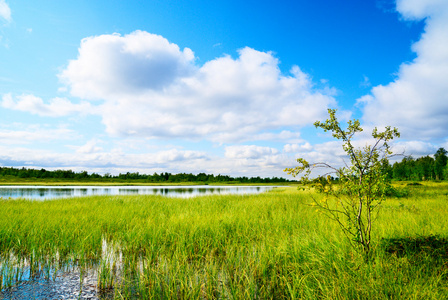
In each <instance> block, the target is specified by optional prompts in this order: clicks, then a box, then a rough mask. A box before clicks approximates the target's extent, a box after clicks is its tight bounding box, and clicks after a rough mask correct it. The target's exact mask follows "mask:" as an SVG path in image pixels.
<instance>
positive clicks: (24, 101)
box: [1, 94, 93, 117]
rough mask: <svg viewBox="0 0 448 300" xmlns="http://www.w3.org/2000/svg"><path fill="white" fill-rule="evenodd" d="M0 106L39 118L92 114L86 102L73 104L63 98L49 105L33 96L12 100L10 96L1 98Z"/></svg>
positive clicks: (90, 107) (18, 97)
mask: <svg viewBox="0 0 448 300" xmlns="http://www.w3.org/2000/svg"><path fill="white" fill-rule="evenodd" d="M1 105H2V106H3V107H4V108H8V109H14V110H19V111H25V112H29V113H32V114H35V115H39V116H50V117H63V116H68V115H70V114H73V113H82V114H85V113H92V112H93V107H92V106H91V105H90V103H88V102H81V103H80V104H73V103H72V102H71V101H70V100H68V99H65V98H53V99H51V100H50V103H49V104H45V103H44V101H43V100H42V99H41V98H39V97H36V96H34V95H21V96H17V97H16V99H15V100H14V99H13V97H12V95H11V94H6V95H4V96H3V98H2V102H1Z"/></svg>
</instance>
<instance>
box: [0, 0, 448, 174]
mask: <svg viewBox="0 0 448 300" xmlns="http://www.w3.org/2000/svg"><path fill="white" fill-rule="evenodd" d="M447 20H448V2H446V1H444V0H427V1H419V0H397V1H393V0H367V1H357V0H344V1H330V0H315V1H277V2H275V3H274V2H272V1H232V0H228V1H212V2H211V1H199V0H197V1H118V0H117V1H64V0H61V1H50V0H48V1H45V0H44V1H38V2H37V1H20V0H19V1H14V0H0V117H1V118H0V165H3V166H15V167H21V166H25V167H35V168H42V167H43V168H46V169H57V168H63V169H72V170H75V171H81V170H87V171H89V172H99V173H106V172H109V173H114V174H117V173H119V172H127V171H131V172H136V171H138V172H141V173H151V174H152V173H154V172H158V173H160V172H172V173H179V172H188V173H190V172H191V173H199V172H206V173H214V174H219V173H220V174H229V175H234V176H240V175H245V176H263V177H265V176H266V177H270V176H286V175H285V174H284V173H283V171H282V170H283V169H284V168H285V167H290V166H293V165H294V161H295V158H297V157H305V158H307V159H309V160H311V161H323V160H325V161H328V162H332V163H334V164H336V165H337V164H340V163H341V155H342V153H341V150H340V145H338V144H337V143H336V142H334V141H332V140H331V139H329V138H328V136H327V135H324V134H323V133H322V132H319V131H318V130H316V129H315V128H314V127H313V126H312V124H313V122H314V121H316V120H323V119H325V118H326V110H327V108H337V109H338V112H339V117H340V119H341V120H347V119H350V118H359V119H361V121H362V123H363V124H364V126H365V127H366V128H367V129H371V128H372V127H374V126H380V127H381V126H385V125H392V126H397V127H398V128H399V130H400V131H401V133H402V138H401V139H400V140H399V141H397V142H396V143H395V146H394V147H395V149H396V150H397V151H403V150H405V151H406V153H407V154H412V155H413V156H420V155H427V154H433V153H435V151H436V150H437V148H439V147H445V148H447V149H448V139H447V136H448V135H447V134H448V79H447V78H448V35H447V34H446V32H448V21H447ZM365 142H367V136H364V137H361V138H360V140H359V141H358V143H359V145H362V144H363V143H365Z"/></svg>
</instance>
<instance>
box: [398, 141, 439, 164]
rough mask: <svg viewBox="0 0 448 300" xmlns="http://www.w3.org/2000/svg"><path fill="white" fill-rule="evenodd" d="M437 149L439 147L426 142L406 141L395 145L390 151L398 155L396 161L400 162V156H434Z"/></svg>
mask: <svg viewBox="0 0 448 300" xmlns="http://www.w3.org/2000/svg"><path fill="white" fill-rule="evenodd" d="M438 148H440V147H438V146H436V145H434V144H432V143H428V142H422V141H406V142H397V143H395V144H394V146H393V147H392V150H393V152H394V153H395V154H397V155H398V159H399V160H401V159H402V157H401V155H405V156H409V155H411V156H413V157H420V156H424V155H428V154H434V153H436V151H437V149H438Z"/></svg>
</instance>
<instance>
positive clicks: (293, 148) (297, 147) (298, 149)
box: [283, 142, 313, 153]
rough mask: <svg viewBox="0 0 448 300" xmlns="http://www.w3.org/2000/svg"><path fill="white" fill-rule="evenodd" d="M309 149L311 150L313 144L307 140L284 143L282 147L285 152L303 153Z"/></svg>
mask: <svg viewBox="0 0 448 300" xmlns="http://www.w3.org/2000/svg"><path fill="white" fill-rule="evenodd" d="M311 150H313V146H312V145H311V144H310V143H308V142H306V143H303V144H286V145H285V146H284V147H283V151H284V152H286V153H303V152H310V151H311Z"/></svg>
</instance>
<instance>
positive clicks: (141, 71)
mask: <svg viewBox="0 0 448 300" xmlns="http://www.w3.org/2000/svg"><path fill="white" fill-rule="evenodd" d="M193 60H194V54H193V52H192V51H191V50H190V49H189V48H185V49H184V50H183V51H181V50H180V49H179V47H178V46H177V45H175V44H172V43H169V42H168V40H166V39H165V38H163V37H162V36H160V35H155V34H150V33H148V32H144V31H135V32H133V33H131V34H128V35H125V36H120V35H119V34H112V35H100V36H94V37H88V38H85V39H83V40H82V41H81V47H80V48H79V56H78V58H77V59H75V60H71V61H70V62H69V64H68V66H67V68H66V69H65V70H64V71H63V72H62V73H61V74H60V79H61V80H62V81H63V82H65V83H66V84H67V85H69V86H70V90H71V93H72V95H74V96H76V97H81V98H86V99H108V100H109V99H115V98H116V97H117V96H124V97H127V96H129V95H132V94H133V93H142V92H145V91H147V90H161V89H163V88H166V87H168V86H170V85H171V84H173V83H174V82H175V81H176V80H178V79H179V78H182V77H183V76H187V75H188V74H189V73H190V72H191V71H192V69H193V64H192V63H193Z"/></svg>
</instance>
